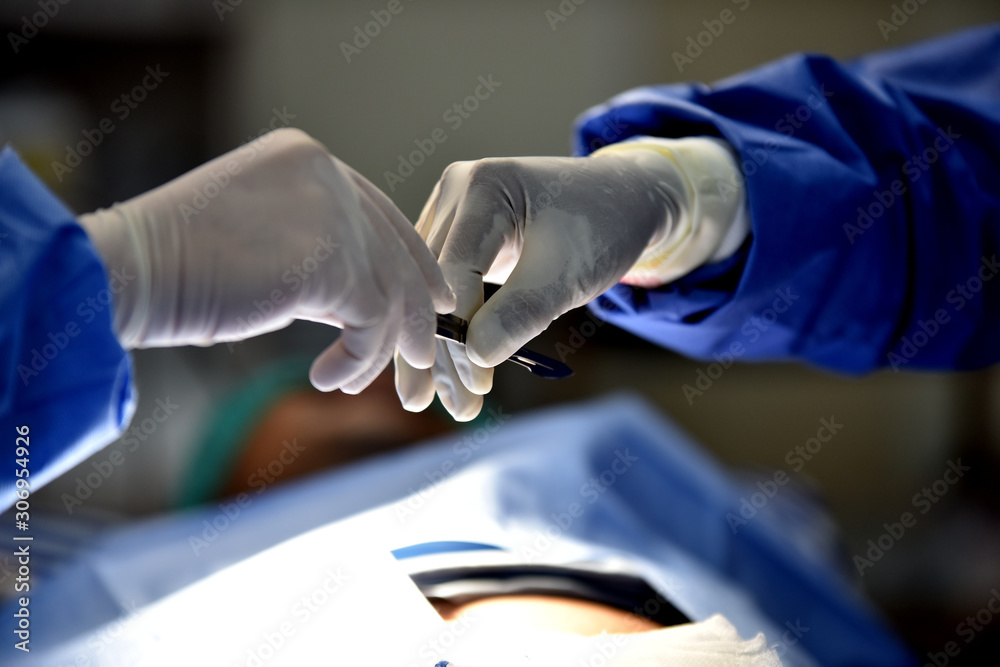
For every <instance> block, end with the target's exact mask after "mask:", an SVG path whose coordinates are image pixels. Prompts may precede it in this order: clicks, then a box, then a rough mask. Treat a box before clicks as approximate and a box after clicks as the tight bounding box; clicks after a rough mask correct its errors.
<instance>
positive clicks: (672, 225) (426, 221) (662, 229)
mask: <svg viewBox="0 0 1000 667" xmlns="http://www.w3.org/2000/svg"><path fill="white" fill-rule="evenodd" d="M744 199H745V191H744V184H743V178H742V175H741V174H740V172H739V170H738V167H737V165H736V160H735V159H734V157H733V155H732V153H731V151H730V149H729V147H728V145H726V144H725V143H724V142H722V141H719V140H715V139H709V138H702V137H693V138H687V139H680V140H664V139H650V138H644V139H642V140H640V141H635V142H628V143H623V144H616V145H614V146H609V147H607V148H605V149H603V150H602V151H599V152H598V153H595V154H594V155H593V156H591V157H587V158H556V157H526V158H495V159H485V160H479V161H476V162H459V163H455V164H453V165H451V166H450V167H448V169H447V170H445V172H444V174H443V175H442V177H441V180H440V181H439V182H438V184H437V186H436V187H435V189H434V192H433V193H432V194H431V197H430V200H429V201H428V202H427V204H426V206H425V207H424V211H423V213H422V214H421V216H420V221H419V222H418V224H417V231H418V232H420V234H421V236H423V238H424V239H425V240H426V241H427V245H428V246H429V247H430V249H431V251H432V252H433V253H434V254H435V255H436V256H437V257H438V263H439V264H440V265H441V269H442V271H443V272H444V276H445V278H446V280H447V281H448V283H449V284H450V285H451V286H452V288H453V289H454V290H455V293H456V294H457V296H458V305H457V308H456V309H455V311H454V312H455V314H456V315H458V316H459V317H462V318H464V319H467V320H470V324H469V330H468V335H467V344H466V345H465V346H464V347H463V346H461V345H457V344H455V343H451V342H439V343H438V352H437V355H436V357H435V362H434V365H433V367H432V368H431V369H418V368H415V367H414V366H413V365H412V364H409V363H407V361H406V358H405V356H400V355H397V357H396V389H397V391H398V393H399V396H400V398H401V400H402V402H403V405H404V406H405V407H406V408H407V409H408V410H414V411H417V410H422V409H424V408H426V407H427V406H428V405H429V404H430V402H431V401H432V400H433V398H434V393H435V391H437V393H438V395H439V396H440V397H441V401H442V402H443V403H444V405H445V407H446V408H447V409H448V411H449V412H450V413H451V414H452V415H453V416H454V417H455V418H456V419H458V420H460V421H467V420H469V419H472V418H473V417H475V416H476V415H477V414H478V413H479V411H480V409H481V407H482V403H483V398H482V396H483V395H484V394H486V393H487V392H488V391H489V390H490V388H491V387H492V383H493V369H492V367H493V366H495V365H497V364H499V363H500V362H502V361H503V360H504V359H506V358H507V357H508V356H510V354H511V353H512V352H514V351H515V350H517V349H518V348H519V347H521V346H523V345H524V344H525V343H527V342H528V341H529V340H531V339H532V338H534V337H535V336H537V335H538V334H539V333H541V332H542V331H544V330H545V329H546V328H547V327H548V326H549V324H550V323H551V322H552V321H553V320H555V319H556V318H557V317H559V316H560V315H562V314H563V313H565V312H566V311H568V310H570V309H572V308H576V307H578V306H582V305H584V304H585V303H587V302H588V301H590V300H591V299H593V298H595V297H596V296H598V295H600V294H601V293H603V292H604V291H606V290H607V289H608V288H610V287H611V286H613V285H614V284H616V283H618V282H626V283H629V284H633V285H639V286H646V287H652V286H656V285H662V284H664V283H667V282H669V281H671V280H674V279H676V278H678V277H680V276H683V275H684V274H686V273H688V272H689V271H691V270H693V269H695V268H697V267H698V266H701V265H702V264H704V263H706V262H711V261H717V260H719V259H722V258H724V257H726V256H728V255H729V254H731V253H732V252H734V251H735V250H736V248H738V247H739V245H740V244H741V243H742V241H743V239H744V238H745V237H746V234H747V231H748V223H747V219H746V213H745V204H744ZM484 280H485V281H489V282H496V283H500V284H502V285H503V287H501V288H500V289H499V290H498V291H497V292H496V294H495V295H494V296H493V297H492V298H491V299H490V300H489V301H488V302H486V303H485V304H484V303H483V281H484Z"/></svg>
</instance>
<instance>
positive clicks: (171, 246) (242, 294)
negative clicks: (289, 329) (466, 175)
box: [80, 129, 454, 393]
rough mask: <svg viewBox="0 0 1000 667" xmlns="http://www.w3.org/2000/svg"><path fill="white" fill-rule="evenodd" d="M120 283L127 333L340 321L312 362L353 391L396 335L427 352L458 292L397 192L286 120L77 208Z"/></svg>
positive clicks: (195, 338) (409, 353) (122, 325)
mask: <svg viewBox="0 0 1000 667" xmlns="http://www.w3.org/2000/svg"><path fill="white" fill-rule="evenodd" d="M80 224H81V225H82V226H83V227H84V228H85V229H86V231H87V233H88V235H89V236H90V238H91V239H92V241H93V242H94V244H95V246H96V247H97V250H98V253H99V254H100V256H101V258H102V260H103V261H104V264H105V267H106V268H107V270H108V271H109V272H110V271H113V270H115V269H117V270H119V271H121V273H122V275H127V276H135V278H134V280H131V281H129V282H128V283H127V284H126V285H125V288H124V289H122V290H121V291H119V292H118V293H117V294H115V304H114V305H115V313H114V328H115V333H116V334H117V335H118V338H119V340H120V341H121V343H122V345H123V346H124V347H126V348H135V347H166V346H174V345H211V344H213V343H217V342H223V341H235V340H242V339H244V338H249V337H251V336H254V335H257V334H261V333H265V332H268V331H274V330H276V329H280V328H282V327H284V326H286V325H288V324H289V323H291V322H292V320H295V319H304V320H312V321H315V322H323V323H326V324H330V325H333V326H336V327H340V328H342V329H343V333H342V335H341V336H340V338H339V339H338V340H337V341H336V343H334V344H333V345H331V346H330V347H329V348H327V349H326V350H325V351H324V352H323V353H322V354H320V355H319V357H317V359H316V361H315V362H314V363H313V366H312V370H311V372H310V378H311V380H312V382H313V384H314V385H315V386H316V387H317V388H319V389H322V390H324V391H328V390H332V389H336V388H340V389H343V390H344V391H345V392H348V393H357V392H359V391H361V390H362V389H363V388H364V387H366V386H367V385H368V383H370V382H371V381H372V380H373V379H374V378H375V377H376V376H377V375H378V374H379V373H380V372H381V371H382V369H383V368H385V366H386V364H387V363H388V361H389V359H390V358H391V356H392V351H393V348H394V347H395V346H396V345H397V344H398V345H399V350H400V352H401V354H402V356H403V358H405V359H406V360H407V362H408V363H409V364H410V365H412V366H413V367H417V368H427V367H429V366H430V365H431V364H432V363H433V361H434V352H435V346H434V340H435V339H434V330H435V321H434V312H435V308H437V309H439V310H440V311H441V312H449V311H450V310H451V309H452V308H453V306H454V295H453V294H452V292H451V290H450V289H449V287H448V286H447V284H446V283H445V282H444V280H443V279H442V276H441V272H440V270H439V269H438V266H437V265H436V263H435V262H434V257H433V255H431V254H430V252H429V251H428V250H427V247H426V246H425V245H424V243H423V241H422V240H421V239H420V237H419V236H418V235H417V233H416V232H415V231H414V229H413V227H412V226H411V225H410V223H409V222H408V221H407V220H406V218H405V217H404V216H403V215H402V214H401V213H400V212H399V210H398V209H397V208H396V207H395V206H394V205H393V203H392V202H391V201H390V200H389V198H388V197H386V196H385V195H384V194H383V193H382V192H381V191H379V190H378V188H376V187H375V186H374V185H372V184H371V183H370V182H368V181H367V180H365V178H364V177H362V176H361V175H359V174H358V173H357V172H355V171H354V170H353V169H351V168H350V167H348V166H347V165H345V164H344V163H342V162H340V161H339V160H337V159H336V158H335V157H333V156H332V155H330V154H329V153H328V152H327V151H326V149H325V148H324V147H323V146H322V145H321V144H319V142H317V141H315V140H313V139H312V138H310V137H309V136H308V135H306V134H305V133H303V132H301V131H299V130H293V129H281V130H277V131H275V132H271V133H269V134H267V135H264V136H262V137H261V138H259V139H257V140H256V141H254V142H252V143H250V144H247V145H245V146H243V147H241V148H238V149H236V150H234V151H232V152H230V153H227V154H226V155H223V156H221V157H219V158H216V159H215V160H212V161H211V162H208V163H206V164H204V165H202V166H201V167H198V168H197V169H194V170H193V171H190V172H188V173H187V174H184V175H183V176H181V177H179V178H177V179H175V180H173V181H171V182H169V183H167V184H165V185H163V186H160V187H159V188H156V189H155V190H151V191H149V192H147V193H145V194H142V195H140V196H138V197H136V198H134V199H131V200H129V201H127V202H125V203H124V204H116V205H115V206H113V207H111V208H110V209H107V210H105V209H102V210H99V211H97V212H95V213H92V214H88V215H84V216H81V218H80Z"/></svg>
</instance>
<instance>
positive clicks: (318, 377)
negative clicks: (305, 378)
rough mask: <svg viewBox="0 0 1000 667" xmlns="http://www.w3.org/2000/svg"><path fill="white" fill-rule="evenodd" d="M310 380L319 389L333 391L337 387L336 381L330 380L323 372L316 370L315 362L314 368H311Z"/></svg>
mask: <svg viewBox="0 0 1000 667" xmlns="http://www.w3.org/2000/svg"><path fill="white" fill-rule="evenodd" d="M309 382H310V383H311V384H312V386H313V387H315V388H316V389H318V390H319V391H333V390H334V389H337V384H336V383H331V382H329V381H328V380H327V378H326V377H324V376H323V374H322V373H320V372H318V371H317V370H316V363H315V362H313V366H312V368H310V369H309Z"/></svg>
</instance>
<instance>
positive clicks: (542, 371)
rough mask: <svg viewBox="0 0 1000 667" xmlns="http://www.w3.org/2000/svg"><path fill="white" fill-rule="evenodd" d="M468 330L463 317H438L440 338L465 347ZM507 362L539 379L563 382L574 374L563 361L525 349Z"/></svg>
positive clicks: (466, 322) (511, 356)
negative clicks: (525, 369)
mask: <svg viewBox="0 0 1000 667" xmlns="http://www.w3.org/2000/svg"><path fill="white" fill-rule="evenodd" d="M468 330H469V323H468V321H466V320H463V319H462V318H461V317H457V316H455V315H440V314H439V315H438V316H437V333H436V334H435V335H436V336H437V337H438V338H441V339H443V340H450V341H452V342H455V343H458V344H459V345H465V334H466V332H468ZM507 361H512V362H514V363H515V364H517V365H518V366H523V367H524V368H527V369H528V370H529V371H531V372H532V373H534V374H535V375H537V376H538V377H543V378H546V379H548V380H561V379H563V378H568V377H569V376H571V375H572V374H573V371H572V370H571V369H570V367H569V366H567V365H566V364H564V363H562V362H561V361H556V360H555V359H550V358H549V357H546V356H545V355H544V354H538V353H537V352H532V351H531V350H529V349H527V348H523V347H522V348H520V349H518V350H517V351H516V352H515V353H514V354H512V355H510V356H509V357H507Z"/></svg>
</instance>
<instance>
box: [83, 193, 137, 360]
mask: <svg viewBox="0 0 1000 667" xmlns="http://www.w3.org/2000/svg"><path fill="white" fill-rule="evenodd" d="M78 222H79V223H80V226H81V227H83V228H84V230H85V231H86V232H87V236H89V237H90V240H91V242H92V243H93V244H94V247H96V248H97V252H98V255H99V256H100V257H101V260H102V261H103V262H104V270H105V272H106V273H110V272H111V271H120V272H121V273H122V274H124V275H128V276H130V278H131V277H134V279H133V280H130V281H129V282H128V283H127V284H124V285H121V286H119V288H118V289H117V290H115V289H114V288H112V289H111V293H112V299H113V303H114V305H113V315H114V317H113V328H114V332H115V336H117V338H118V341H119V343H121V346H122V347H123V348H125V349H126V350H132V349H135V348H136V347H139V345H140V344H141V343H142V339H143V336H144V334H145V331H146V329H147V328H148V324H149V311H150V303H151V301H152V278H151V274H152V269H151V266H150V261H149V258H148V253H147V252H146V250H145V249H146V247H147V246H148V243H145V242H144V240H143V238H141V236H142V235H143V234H144V230H145V228H144V227H143V226H141V225H136V224H130V222H129V220H128V217H127V215H126V213H125V211H124V209H123V207H122V205H121V204H115V205H114V206H112V207H111V208H110V209H98V210H97V211H94V212H93V213H88V214H86V215H81V216H80V217H79V219H78Z"/></svg>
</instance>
